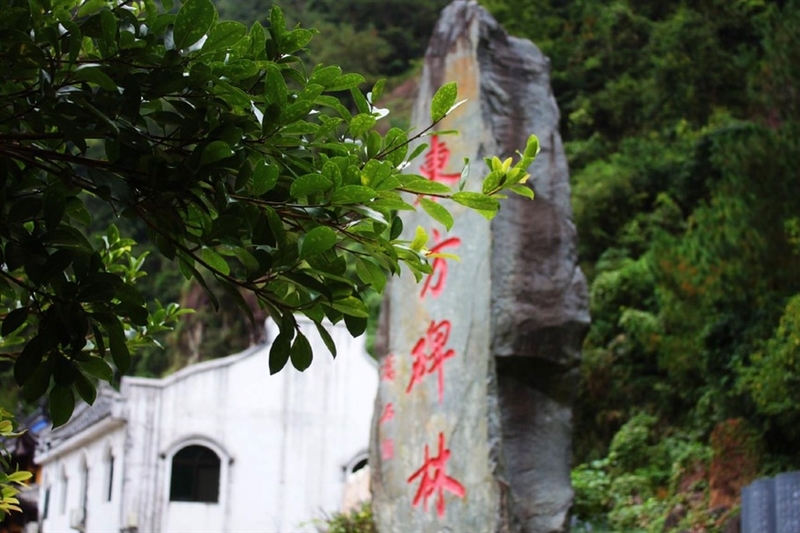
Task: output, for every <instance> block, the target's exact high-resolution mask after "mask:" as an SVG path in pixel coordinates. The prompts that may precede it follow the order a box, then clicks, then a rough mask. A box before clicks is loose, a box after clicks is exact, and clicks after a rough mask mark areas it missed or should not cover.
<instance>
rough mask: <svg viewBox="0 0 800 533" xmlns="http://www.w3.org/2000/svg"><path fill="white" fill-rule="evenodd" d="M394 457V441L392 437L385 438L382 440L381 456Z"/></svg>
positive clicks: (383, 457) (385, 457)
mask: <svg viewBox="0 0 800 533" xmlns="http://www.w3.org/2000/svg"><path fill="white" fill-rule="evenodd" d="M392 457H394V441H393V440H392V439H383V440H382V441H381V458H382V459H384V460H388V459H391V458H392Z"/></svg>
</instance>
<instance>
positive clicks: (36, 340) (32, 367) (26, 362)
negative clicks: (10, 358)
mask: <svg viewBox="0 0 800 533" xmlns="http://www.w3.org/2000/svg"><path fill="white" fill-rule="evenodd" d="M45 349H46V347H45V344H44V342H43V341H42V339H41V337H39V336H38V335H37V336H35V337H33V338H32V339H31V340H29V341H28V343H27V344H26V345H25V348H23V349H22V353H21V354H20V355H19V357H17V360H16V361H14V380H15V381H16V382H17V385H20V386H22V385H25V383H27V382H28V380H29V379H30V378H31V376H32V375H33V374H34V372H35V371H36V370H37V369H38V368H39V367H40V365H41V362H42V357H43V356H44V352H45ZM48 379H49V375H48Z"/></svg>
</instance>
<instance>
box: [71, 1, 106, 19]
mask: <svg viewBox="0 0 800 533" xmlns="http://www.w3.org/2000/svg"><path fill="white" fill-rule="evenodd" d="M107 5H108V0H87V2H86V3H84V4H83V5H82V6H81V8H80V9H79V10H78V17H79V18H83V17H88V16H90V15H94V14H95V13H97V12H98V11H100V10H101V9H103V8H104V7H105V6H107Z"/></svg>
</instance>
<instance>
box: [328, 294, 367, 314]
mask: <svg viewBox="0 0 800 533" xmlns="http://www.w3.org/2000/svg"><path fill="white" fill-rule="evenodd" d="M330 307H333V308H334V309H336V310H337V311H340V312H342V313H344V314H345V315H350V316H355V317H360V318H369V310H368V309H367V306H366V305H364V302H362V301H361V300H359V299H358V298H356V297H354V296H348V297H347V298H343V299H341V300H334V301H333V302H331V303H330Z"/></svg>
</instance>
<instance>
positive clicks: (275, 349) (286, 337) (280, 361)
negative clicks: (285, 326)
mask: <svg viewBox="0 0 800 533" xmlns="http://www.w3.org/2000/svg"><path fill="white" fill-rule="evenodd" d="M291 342H292V337H291V335H290V334H284V332H283V331H281V332H280V333H279V334H278V336H277V337H275V340H274V341H272V346H270V349H269V373H270V375H273V374H277V373H278V372H280V371H281V370H283V367H285V366H286V362H287V361H288V360H289V355H290V354H291Z"/></svg>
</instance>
